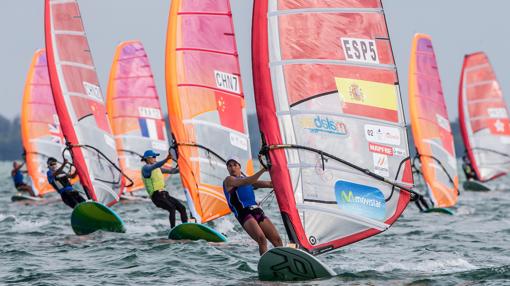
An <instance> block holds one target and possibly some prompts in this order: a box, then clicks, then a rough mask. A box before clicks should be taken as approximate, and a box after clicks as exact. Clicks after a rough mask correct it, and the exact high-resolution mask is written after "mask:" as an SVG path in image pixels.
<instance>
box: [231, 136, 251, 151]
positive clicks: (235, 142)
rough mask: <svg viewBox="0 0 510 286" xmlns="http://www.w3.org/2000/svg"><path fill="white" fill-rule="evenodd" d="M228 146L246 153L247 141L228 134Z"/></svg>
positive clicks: (241, 137)
mask: <svg viewBox="0 0 510 286" xmlns="http://www.w3.org/2000/svg"><path fill="white" fill-rule="evenodd" d="M229 137H230V144H231V145H232V146H234V147H237V148H239V149H241V150H244V151H248V139H246V138H245V137H243V136H241V135H238V134H235V133H233V132H230V136H229Z"/></svg>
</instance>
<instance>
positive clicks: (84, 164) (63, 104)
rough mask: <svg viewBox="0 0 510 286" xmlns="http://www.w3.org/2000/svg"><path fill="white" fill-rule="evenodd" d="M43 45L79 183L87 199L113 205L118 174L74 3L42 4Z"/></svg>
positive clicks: (48, 0) (49, 0) (51, 1)
mask: <svg viewBox="0 0 510 286" xmlns="http://www.w3.org/2000/svg"><path fill="white" fill-rule="evenodd" d="M45 40H46V55H47V58H48V69H49V75H50V82H51V86H52V90H53V98H54V101H55V106H56V109H57V113H58V115H59V118H60V123H61V126H62V131H63V134H64V136H65V139H66V141H67V142H68V143H70V144H71V145H72V148H71V154H72V157H73V164H74V166H75V167H76V170H77V172H78V175H79V177H80V182H81V184H82V185H83V187H84V189H85V190H86V192H87V195H88V196H89V197H90V198H91V199H93V200H94V201H97V202H100V203H102V204H105V205H108V206H110V205H113V204H115V203H116V202H117V201H118V200H119V195H120V192H121V188H120V187H121V173H120V172H119V171H118V170H117V168H116V167H115V166H114V164H117V163H118V157H117V154H116V150H115V140H114V138H113V136H112V134H111V128H110V124H109V122H108V116H107V114H106V106H105V103H104V98H103V95H102V93H101V89H100V87H99V81H98V78H97V74H96V70H95V67H94V63H93V60H92V55H91V53H90V47H89V45H88V41H87V38H86V35H85V30H84V28H83V23H82V18H81V14H80V10H79V6H78V2H77V1H73V0H71V1H58V0H46V1H45Z"/></svg>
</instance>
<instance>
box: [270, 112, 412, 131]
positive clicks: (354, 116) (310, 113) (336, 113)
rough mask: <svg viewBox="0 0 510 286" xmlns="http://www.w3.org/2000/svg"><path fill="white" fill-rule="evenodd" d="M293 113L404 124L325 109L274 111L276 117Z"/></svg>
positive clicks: (395, 125) (400, 125) (402, 126)
mask: <svg viewBox="0 0 510 286" xmlns="http://www.w3.org/2000/svg"><path fill="white" fill-rule="evenodd" d="M293 115H330V116H338V117H345V118H352V119H363V120H367V121H369V122H376V123H378V124H384V125H385V126H392V127H399V128H405V125H403V124H398V123H394V122H389V121H385V120H379V119H376V118H370V117H363V116H357V115H351V114H346V113H340V112H327V111H325V112H319V111H308V110H291V111H278V112H276V116H277V117H282V116H293Z"/></svg>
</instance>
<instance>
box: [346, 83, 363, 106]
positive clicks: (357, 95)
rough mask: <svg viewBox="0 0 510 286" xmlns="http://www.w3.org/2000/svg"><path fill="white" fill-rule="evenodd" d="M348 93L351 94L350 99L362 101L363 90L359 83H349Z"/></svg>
mask: <svg viewBox="0 0 510 286" xmlns="http://www.w3.org/2000/svg"><path fill="white" fill-rule="evenodd" d="M349 95H350V96H351V99H352V100H355V101H361V102H364V98H363V91H362V90H361V88H360V87H359V85H357V84H355V83H353V84H351V86H350V87H349Z"/></svg>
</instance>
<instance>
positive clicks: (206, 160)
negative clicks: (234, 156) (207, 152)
mask: <svg viewBox="0 0 510 286" xmlns="http://www.w3.org/2000/svg"><path fill="white" fill-rule="evenodd" d="M189 159H190V161H191V162H199V163H207V164H211V165H216V166H218V167H221V168H222V169H225V170H226V169H227V166H225V164H224V163H223V162H221V161H219V159H216V160H209V159H206V158H202V157H190V158H189ZM219 162H221V163H219Z"/></svg>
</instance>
